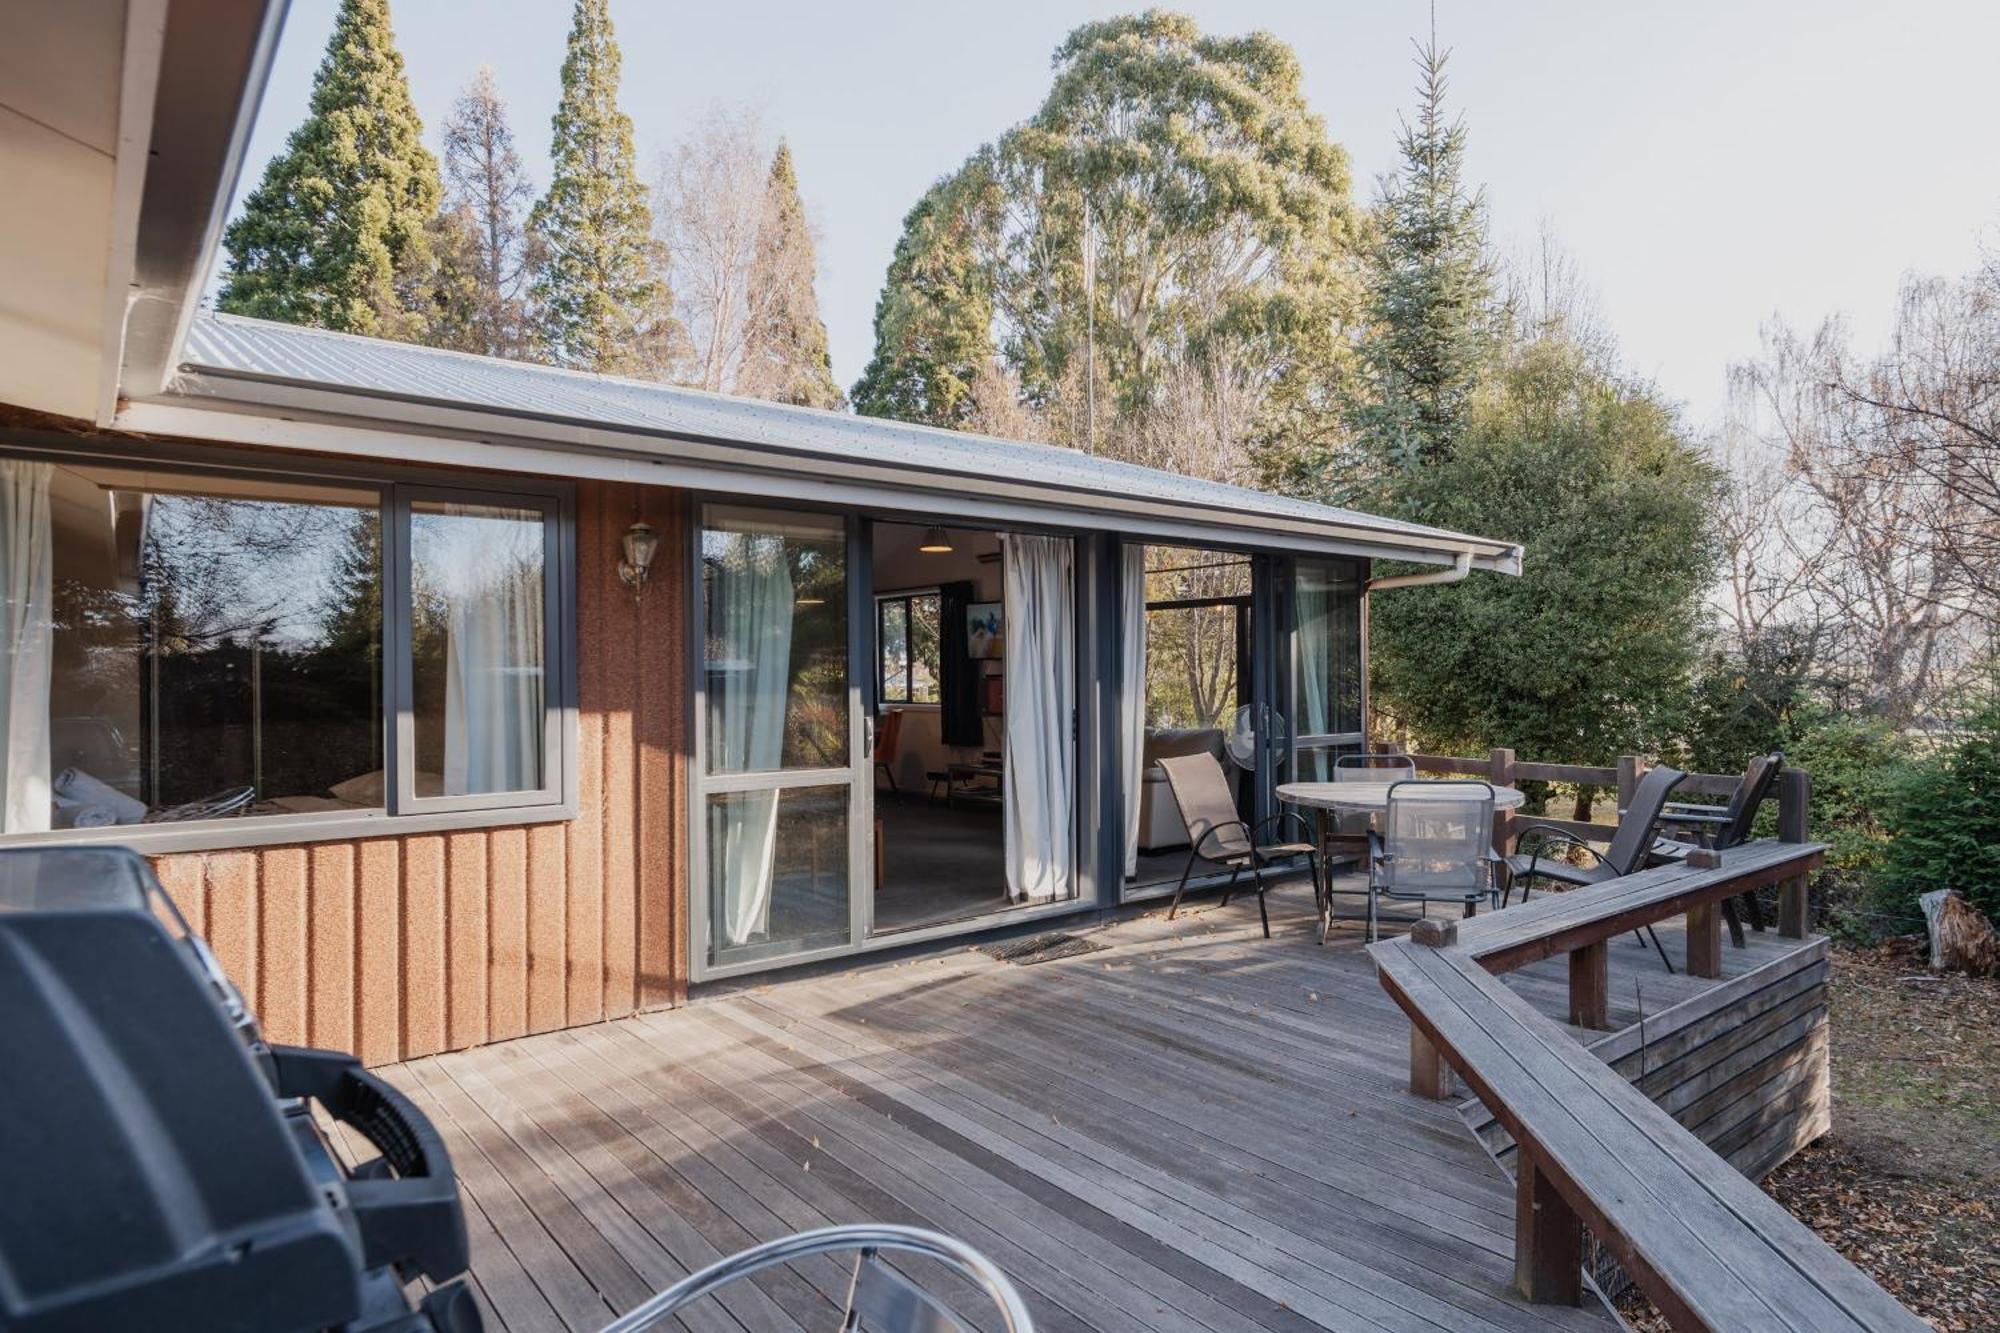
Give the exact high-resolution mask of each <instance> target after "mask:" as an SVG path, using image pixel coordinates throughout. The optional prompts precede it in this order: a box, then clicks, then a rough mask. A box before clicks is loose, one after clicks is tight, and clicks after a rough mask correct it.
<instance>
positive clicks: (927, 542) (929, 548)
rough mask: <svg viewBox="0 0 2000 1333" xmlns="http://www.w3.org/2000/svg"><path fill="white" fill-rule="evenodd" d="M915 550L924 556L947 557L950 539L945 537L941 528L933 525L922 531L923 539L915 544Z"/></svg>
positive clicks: (949, 552) (949, 551) (949, 550)
mask: <svg viewBox="0 0 2000 1333" xmlns="http://www.w3.org/2000/svg"><path fill="white" fill-rule="evenodd" d="M917 549H918V550H919V551H922V552H924V553H925V554H926V555H949V554H951V538H949V537H947V536H945V534H944V529H943V528H940V527H938V526H936V525H935V524H933V525H932V526H930V527H928V528H925V529H924V539H923V540H922V541H921V542H918V543H917Z"/></svg>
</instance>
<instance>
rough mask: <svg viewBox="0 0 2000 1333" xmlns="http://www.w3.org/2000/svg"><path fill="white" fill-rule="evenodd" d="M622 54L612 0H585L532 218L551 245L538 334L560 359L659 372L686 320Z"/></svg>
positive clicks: (541, 279)
mask: <svg viewBox="0 0 2000 1333" xmlns="http://www.w3.org/2000/svg"><path fill="white" fill-rule="evenodd" d="M620 65H621V57H620V55H619V51H618V39H617V37H616V36H615V35H614V34H613V32H612V30H611V15H610V13H609V12H608V10H607V8H606V0H576V16H575V19H574V21H573V22H572V24H571V26H570V33H569V49H568V54H567V55H566V56H565V57H564V59H563V67H562V97H561V100H560V102H559V103H558V104H557V107H556V114H555V120H554V127H555V139H554V143H553V145H552V147H551V149H550V153H549V156H550V159H551V161H552V164H553V173H554V174H553V175H552V177H551V178H550V180H549V192H548V193H547V194H546V195H544V196H543V197H542V199H541V200H540V201H539V202H538V203H536V205H535V208H534V212H533V213H532V214H531V215H530V217H529V219H528V228H529V231H530V232H531V233H532V234H533V235H534V237H535V239H536V242H537V244H538V245H539V246H540V247H541V262H540V267H539V270H538V272H537V275H536V278H535V283H534V289H533V300H534V304H535V308H536V312H537V321H536V324H537V326H536V335H537V342H538V344H539V348H540V351H541V354H542V355H543V357H545V358H546V359H547V360H549V361H551V362H553V363H554V364H556V365H561V366H572V367H575V368H577V369H580V370H596V371H603V372H606V373H612V374H622V375H638V376H661V375H663V374H665V372H666V371H667V369H668V368H669V366H670V365H671V363H672V359H673V357H674V355H675V353H676V351H677V343H678V341H679V339H678V337H677V334H678V326H677V325H676V323H675V322H674V319H673V316H672V314H671V311H672V309H673V302H672V298H671V296H670V294H669V293H668V291H667V285H666V282H665V281H664V280H663V278H662V276H661V275H662V273H663V271H664V265H663V263H662V262H661V261H662V256H661V254H660V247H659V245H658V243H657V242H656V241H655V240H654V239H653V215H652V210H651V209H650V207H649V206H648V204H647V199H646V187H645V186H644V185H643V184H641V183H640V181H639V176H638V172H637V169H636V165H635V157H636V153H635V151H634V149H633V146H632V121H631V118H630V117H628V116H626V115H625V114H624V112H622V111H620V110H619V109H618V79H619V71H620Z"/></svg>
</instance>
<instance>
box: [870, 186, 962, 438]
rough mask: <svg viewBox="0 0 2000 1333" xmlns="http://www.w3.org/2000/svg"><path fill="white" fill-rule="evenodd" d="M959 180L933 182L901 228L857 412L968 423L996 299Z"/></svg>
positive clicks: (935, 423) (932, 422)
mask: <svg viewBox="0 0 2000 1333" xmlns="http://www.w3.org/2000/svg"><path fill="white" fill-rule="evenodd" d="M959 192H960V183H959V181H958V180H957V179H956V178H954V179H952V180H946V181H942V182H940V183H938V184H937V185H934V186H932V187H931V189H930V190H929V191H928V192H927V193H926V194H925V195H924V197H923V198H921V199H919V200H918V201H917V203H916V206H915V207H913V208H912V209H910V211H909V213H908V214H907V215H906V216H905V217H904V218H903V234H902V235H901V236H900V237H898V238H897V240H896V252H895V255H894V256H893V257H892V258H891V259H890V260H889V274H888V277H887V278H886V279H884V281H883V284H882V295H881V296H880V297H879V298H878V299H877V300H876V302H875V356H874V358H873V359H872V360H870V361H869V363H868V366H867V368H866V369H865V370H863V371H862V372H861V378H860V379H859V380H858V381H856V382H855V385H854V394H853V400H854V410H855V411H856V412H859V413H861V414H862V415H863V416H871V417H891V418H894V419H896V420H898V421H915V422H921V423H923V424H925V425H931V426H945V427H949V428H952V429H964V428H965V427H966V426H967V425H968V424H969V422H970V420H971V417H972V415H973V411H974V400H973V391H974V385H975V384H976V383H977V382H978V381H979V379H980V376H981V374H982V372H983V371H984V370H985V368H986V366H987V365H988V364H989V363H990V362H991V361H992V360H993V358H994V356H995V349H994V346H993V338H992V334H991V332H990V330H991V327H992V318H993V299H992V296H991V294H990V289H989V287H988V285H987V281H986V277H985V274H984V272H983V270H982V269H981V267H980V264H979V262H978V259H977V257H976V256H975V254H974V252H973V247H972V237H971V235H970V227H969V225H968V221H967V218H966V215H965V210H964V209H963V208H962V207H961V206H960V204H959V201H958V194H959Z"/></svg>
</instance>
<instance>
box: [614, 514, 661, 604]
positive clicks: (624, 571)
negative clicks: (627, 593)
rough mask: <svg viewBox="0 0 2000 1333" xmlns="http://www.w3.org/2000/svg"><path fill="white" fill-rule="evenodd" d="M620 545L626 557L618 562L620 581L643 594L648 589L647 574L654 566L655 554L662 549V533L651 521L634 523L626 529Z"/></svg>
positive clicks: (635, 591) (636, 592) (634, 591)
mask: <svg viewBox="0 0 2000 1333" xmlns="http://www.w3.org/2000/svg"><path fill="white" fill-rule="evenodd" d="M619 545H620V546H622V547H623V548H624V550H625V558H624V559H623V560H620V561H619V562H618V581H619V582H620V583H622V584H624V585H625V586H626V587H628V588H630V589H631V590H632V591H633V593H634V594H635V595H636V594H642V593H644V592H645V591H646V575H647V574H648V573H649V572H650V571H651V570H652V568H653V556H654V555H655V554H657V553H658V552H659V549H660V534H659V533H657V532H655V531H653V528H652V525H651V524H649V523H634V524H633V525H632V526H631V527H629V528H627V529H625V536H624V539H623V540H622V541H621V542H620V543H619Z"/></svg>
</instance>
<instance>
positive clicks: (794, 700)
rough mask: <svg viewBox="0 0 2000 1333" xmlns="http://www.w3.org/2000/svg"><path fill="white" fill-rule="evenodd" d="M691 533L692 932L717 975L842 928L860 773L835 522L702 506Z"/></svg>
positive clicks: (857, 850)
mask: <svg viewBox="0 0 2000 1333" xmlns="http://www.w3.org/2000/svg"><path fill="white" fill-rule="evenodd" d="M700 545H701V549H700V561H701V566H700V567H701V588H700V635H701V639H700V645H701V684H700V689H701V698H700V700H699V701H698V706H697V728H698V734H697V745H698V750H699V759H700V771H701V777H700V795H701V799H700V804H699V813H698V816H697V817H698V818H699V820H700V822H701V833H700V837H699V838H698V839H697V843H698V846H699V852H698V854H697V868H696V874H697V876H698V878H697V880H696V884H697V893H698V895H699V901H698V912H699V919H698V920H697V922H696V925H697V934H696V937H695V938H696V939H697V940H698V941H700V942H701V943H700V945H699V946H698V947H701V948H703V949H704V950H705V957H704V958H703V959H702V960H701V961H702V963H703V966H702V967H701V968H700V971H701V973H702V974H703V975H715V974H717V973H718V972H725V971H729V970H733V969H736V968H739V967H745V966H750V965H756V964H768V963H770V962H773V961H777V960H786V959H794V958H800V957H806V956H810V955H814V954H819V953H826V952H832V951H836V950H839V949H842V948H845V947H846V946H848V945H850V944H851V943H853V941H854V938H855V918H856V913H855V910H854V904H855V901H856V900H855V885H856V884H857V883H858V882H860V875H859V873H858V870H859V867H860V866H861V865H862V864H863V859H862V858H863V855H864V851H865V844H864V840H863V839H862V838H861V837H860V836H859V833H860V827H861V825H862V823H863V821H864V819H865V817H866V806H865V801H866V795H867V788H866V786H865V784H864V782H863V781H862V778H863V776H864V774H865V772H866V763H865V761H864V759H863V758H862V756H861V751H862V749H863V745H862V743H861V736H860V734H859V727H858V726H857V720H858V714H859V711H860V710H859V709H858V707H857V698H856V690H855V686H854V682H855V679H856V673H855V671H854V670H853V653H854V643H855V639H856V636H855V635H854V633H853V632H852V629H853V626H852V619H853V617H852V606H853V575H852V572H851V569H850V564H851V561H850V552H851V547H852V541H851V537H850V533H849V526H848V524H847V522H846V521H844V520H843V519H841V518H840V517H838V516H830V515H820V514H810V513H802V512H793V511H788V510H778V509H753V508H746V507H737V506H727V505H708V506H705V507H704V508H703V511H702V522H701V535H700Z"/></svg>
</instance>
